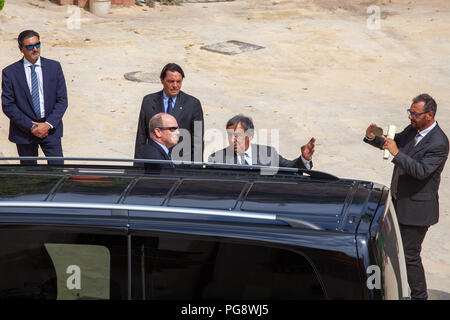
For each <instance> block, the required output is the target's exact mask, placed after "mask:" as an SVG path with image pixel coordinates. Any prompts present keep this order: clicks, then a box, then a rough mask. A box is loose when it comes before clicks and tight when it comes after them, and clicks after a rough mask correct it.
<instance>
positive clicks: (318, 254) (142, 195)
mask: <svg viewBox="0 0 450 320" xmlns="http://www.w3.org/2000/svg"><path fill="white" fill-rule="evenodd" d="M75 160H77V159H75ZM69 162H70V159H68V160H67V159H66V164H65V165H64V166H59V167H58V166H47V165H36V166H20V165H18V164H3V165H0V239H1V245H0V299H136V300H141V299H145V300H166V299H169V300H173V299H176V300H184V299H194V300H218V299H219V300H221V299H232V300H245V299H271V300H280V299H283V300H284V299H289V300H290V299H295V300H297V299H404V298H407V297H408V286H407V283H406V269H405V263H404V256H403V248H402V244H401V239H400V234H399V230H398V224H397V219H396V216H395V212H394V210H393V207H392V205H391V204H390V201H389V199H390V197H389V189H388V188H386V187H384V186H382V185H379V184H375V183H372V182H369V181H359V180H349V179H338V178H336V177H334V176H332V175H329V174H325V173H321V172H317V171H305V172H301V171H299V170H297V169H275V170H276V171H273V172H270V170H269V169H268V168H263V167H256V166H255V167H249V166H244V167H243V166H226V165H224V166H220V165H210V164H192V165H183V166H179V167H177V168H176V169H164V168H163V169H161V168H160V167H157V166H156V167H155V166H154V165H155V162H154V161H153V162H152V161H147V162H148V163H147V165H146V168H140V167H133V166H132V165H129V164H128V163H120V162H119V163H113V164H69ZM267 170H269V171H267Z"/></svg>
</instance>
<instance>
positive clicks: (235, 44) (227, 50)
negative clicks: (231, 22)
mask: <svg viewBox="0 0 450 320" xmlns="http://www.w3.org/2000/svg"><path fill="white" fill-rule="evenodd" d="M200 49H203V50H208V51H212V52H217V53H222V54H227V55H235V54H239V53H243V52H246V51H252V50H259V49H264V47H261V46H257V45H255V44H251V43H246V42H241V41H236V40H229V41H225V42H219V43H215V44H211V45H207V46H203V47H200Z"/></svg>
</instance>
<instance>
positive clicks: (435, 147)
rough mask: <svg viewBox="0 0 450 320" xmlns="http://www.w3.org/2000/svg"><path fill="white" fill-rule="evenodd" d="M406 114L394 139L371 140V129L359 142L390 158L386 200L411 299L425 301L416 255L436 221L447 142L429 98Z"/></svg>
mask: <svg viewBox="0 0 450 320" xmlns="http://www.w3.org/2000/svg"><path fill="white" fill-rule="evenodd" d="M407 111H408V114H409V120H410V121H411V124H410V125H409V126H407V127H406V128H405V129H404V130H403V131H402V132H400V133H398V134H396V135H395V137H394V139H390V138H386V137H383V136H376V135H375V133H374V128H375V127H376V125H375V124H371V125H370V126H369V127H368V128H367V130H366V137H365V138H364V141H365V142H367V143H369V144H371V145H373V146H375V147H378V148H380V149H387V150H389V152H390V153H391V155H393V156H394V157H393V159H392V162H393V163H394V164H395V166H394V173H393V176H392V182H391V196H392V201H393V204H394V207H395V211H396V213H397V218H398V222H399V225H400V232H401V236H402V242H403V248H404V252H405V259H406V269H407V273H408V283H409V286H410V288H411V298H412V299H427V298H428V294H427V285H426V280H425V272H424V269H423V265H422V260H421V257H420V252H421V248H422V242H423V240H424V238H425V234H426V232H427V231H428V228H429V227H430V226H431V225H433V224H435V223H437V222H438V220H439V196H438V189H439V183H440V181H441V172H442V170H443V169H444V165H445V162H446V161H447V157H448V151H449V150H448V149H449V143H448V138H447V136H446V135H445V133H444V132H443V131H442V130H441V128H440V127H439V125H438V123H437V122H436V121H435V119H434V117H435V115H436V111H437V105H436V102H435V101H434V99H433V98H432V97H430V96H429V95H428V94H421V95H419V96H417V97H415V98H414V99H413V101H412V105H411V107H410V109H408V110H407Z"/></svg>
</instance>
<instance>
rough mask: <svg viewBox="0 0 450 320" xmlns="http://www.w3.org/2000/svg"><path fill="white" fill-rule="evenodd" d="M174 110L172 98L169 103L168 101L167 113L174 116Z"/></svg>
mask: <svg viewBox="0 0 450 320" xmlns="http://www.w3.org/2000/svg"><path fill="white" fill-rule="evenodd" d="M172 110H173V100H172V98H169V101H167V113H168V114H172Z"/></svg>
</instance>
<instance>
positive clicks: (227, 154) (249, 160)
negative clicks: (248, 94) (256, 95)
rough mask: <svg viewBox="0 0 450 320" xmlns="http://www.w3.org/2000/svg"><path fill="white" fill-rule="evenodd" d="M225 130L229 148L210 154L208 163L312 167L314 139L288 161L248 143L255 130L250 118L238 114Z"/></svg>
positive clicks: (271, 149) (269, 150)
mask: <svg viewBox="0 0 450 320" xmlns="http://www.w3.org/2000/svg"><path fill="white" fill-rule="evenodd" d="M226 129H227V135H228V142H229V146H228V147H226V148H225V149H222V150H219V151H216V152H214V153H213V154H211V155H210V156H209V158H208V162H213V163H225V164H240V165H259V166H271V167H290V168H299V169H311V168H312V166H313V164H312V156H313V154H314V147H315V141H316V140H315V139H314V138H311V140H310V141H309V142H308V143H307V144H306V145H304V146H302V147H301V148H300V149H301V155H300V156H299V157H298V158H296V159H294V160H288V159H285V158H283V157H282V156H281V155H280V154H278V152H277V150H276V149H275V148H273V147H270V146H264V145H260V144H253V143H250V141H251V140H252V139H253V131H254V129H255V128H254V125H253V121H252V119H251V118H249V117H246V116H244V115H242V114H238V115H236V116H234V117H233V118H231V119H230V120H228V122H227V124H226Z"/></svg>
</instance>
